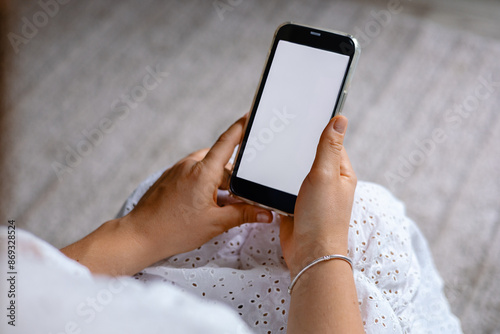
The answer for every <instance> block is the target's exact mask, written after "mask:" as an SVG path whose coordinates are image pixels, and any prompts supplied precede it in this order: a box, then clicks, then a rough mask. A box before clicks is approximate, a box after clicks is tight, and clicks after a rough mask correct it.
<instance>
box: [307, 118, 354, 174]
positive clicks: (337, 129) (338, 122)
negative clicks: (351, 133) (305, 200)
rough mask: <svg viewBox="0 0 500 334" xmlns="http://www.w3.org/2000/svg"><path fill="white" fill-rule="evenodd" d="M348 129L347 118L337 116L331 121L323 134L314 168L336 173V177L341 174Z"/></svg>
mask: <svg viewBox="0 0 500 334" xmlns="http://www.w3.org/2000/svg"><path fill="white" fill-rule="evenodd" d="M346 129H347V118H346V117H345V116H341V115H339V116H335V117H334V118H332V119H331V120H330V122H329V123H328V125H327V126H326V128H325V130H323V133H322V134H321V137H320V140H319V144H318V148H317V150H316V158H315V159H314V163H313V166H312V168H313V169H318V170H323V171H332V169H333V171H334V173H335V174H334V175H338V174H339V173H340V163H341V160H342V158H341V156H342V148H343V143H344V135H345V132H346Z"/></svg>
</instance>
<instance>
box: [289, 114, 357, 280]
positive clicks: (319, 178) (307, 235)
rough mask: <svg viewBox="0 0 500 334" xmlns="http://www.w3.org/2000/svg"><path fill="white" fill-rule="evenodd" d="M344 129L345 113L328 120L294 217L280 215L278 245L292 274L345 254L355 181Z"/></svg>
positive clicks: (303, 184) (345, 125)
mask: <svg viewBox="0 0 500 334" xmlns="http://www.w3.org/2000/svg"><path fill="white" fill-rule="evenodd" d="M346 128H347V118H346V117H344V116H336V117H334V118H332V120H331V121H330V122H329V123H328V125H327V126H326V128H325V130H324V131H323V133H322V135H321V138H320V141H319V144H318V148H317V151H316V158H315V160H314V163H313V165H312V167H311V171H310V172H309V174H308V175H307V177H306V178H305V179H304V182H303V183H302V186H301V188H300V191H299V194H298V196H297V202H296V204H295V213H294V217H293V218H291V217H282V220H281V227H280V229H281V231H280V239H281V248H282V250H283V256H284V258H285V261H286V263H287V265H288V268H289V269H290V272H291V276H292V277H295V275H296V274H297V273H298V272H299V271H300V270H301V269H302V268H304V267H305V266H306V265H307V264H309V263H310V262H312V261H313V260H315V259H317V258H319V257H321V256H324V255H329V254H341V255H346V254H347V235H348V231H349V220H350V217H351V209H352V203H353V198H354V190H355V188H356V182H357V180H356V174H355V173H354V171H353V169H352V166H351V163H350V161H349V157H348V156H347V153H346V151H345V149H344V146H343V141H344V135H345V131H346Z"/></svg>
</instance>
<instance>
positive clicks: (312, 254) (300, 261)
mask: <svg viewBox="0 0 500 334" xmlns="http://www.w3.org/2000/svg"><path fill="white" fill-rule="evenodd" d="M344 239H345V240H344ZM332 254H337V255H342V256H347V238H340V239H335V240H334V239H333V238H329V239H328V240H325V239H321V240H319V239H317V241H311V242H307V243H305V242H302V245H301V246H300V247H298V248H297V251H296V252H295V254H294V256H293V258H291V259H290V260H289V261H287V264H288V269H289V270H290V275H291V277H292V278H293V277H295V276H296V275H297V274H298V273H299V272H300V271H301V270H302V269H303V268H304V267H305V266H307V265H308V264H310V263H311V262H312V261H314V260H316V259H318V258H320V257H322V256H326V255H332ZM287 260H288V259H287Z"/></svg>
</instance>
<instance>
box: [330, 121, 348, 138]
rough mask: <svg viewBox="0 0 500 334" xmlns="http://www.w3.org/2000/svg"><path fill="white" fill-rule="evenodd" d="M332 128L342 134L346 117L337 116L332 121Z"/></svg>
mask: <svg viewBox="0 0 500 334" xmlns="http://www.w3.org/2000/svg"><path fill="white" fill-rule="evenodd" d="M333 129H334V130H335V131H337V132H338V133H340V134H342V135H343V134H344V133H345V130H346V129H347V118H345V117H338V118H337V119H336V120H335V122H334V123H333Z"/></svg>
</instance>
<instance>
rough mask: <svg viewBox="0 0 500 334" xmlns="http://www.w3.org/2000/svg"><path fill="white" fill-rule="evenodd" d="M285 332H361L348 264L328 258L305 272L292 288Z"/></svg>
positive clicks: (354, 287)
mask: <svg viewBox="0 0 500 334" xmlns="http://www.w3.org/2000/svg"><path fill="white" fill-rule="evenodd" d="M287 333H289V334H290V333H364V328H363V324H362V320H361V314H360V310H359V305H358V299H357V294H356V286H355V284H354V278H353V275H352V271H351V267H350V266H349V264H347V263H346V262H344V261H339V260H330V261H326V262H321V263H318V264H316V265H314V266H313V267H311V268H309V269H308V270H307V271H306V272H304V274H303V275H302V276H301V277H300V278H299V280H298V281H297V284H296V285H295V286H294V288H293V291H292V299H291V304H290V311H289V316H288V331H287Z"/></svg>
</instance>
